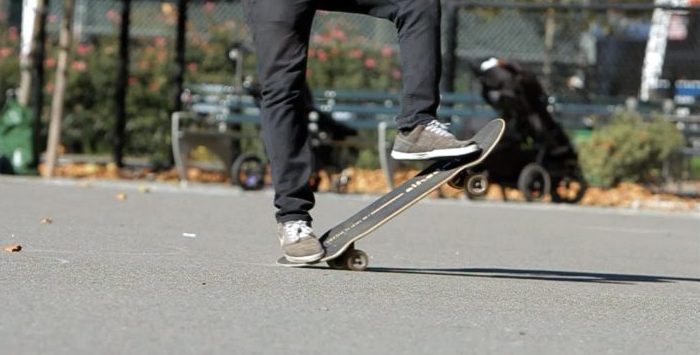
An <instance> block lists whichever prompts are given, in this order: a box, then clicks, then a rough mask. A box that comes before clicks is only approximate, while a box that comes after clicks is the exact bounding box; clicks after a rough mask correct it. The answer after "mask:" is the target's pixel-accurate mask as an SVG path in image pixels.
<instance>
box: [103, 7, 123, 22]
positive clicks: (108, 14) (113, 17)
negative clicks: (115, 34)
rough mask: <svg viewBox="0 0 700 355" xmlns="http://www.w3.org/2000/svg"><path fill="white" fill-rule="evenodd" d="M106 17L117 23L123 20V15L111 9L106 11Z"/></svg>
mask: <svg viewBox="0 0 700 355" xmlns="http://www.w3.org/2000/svg"><path fill="white" fill-rule="evenodd" d="M105 17H106V18H107V20H109V21H110V22H112V23H117V22H120V21H121V16H119V13H118V12H117V11H116V10H109V11H107V12H106V13H105Z"/></svg>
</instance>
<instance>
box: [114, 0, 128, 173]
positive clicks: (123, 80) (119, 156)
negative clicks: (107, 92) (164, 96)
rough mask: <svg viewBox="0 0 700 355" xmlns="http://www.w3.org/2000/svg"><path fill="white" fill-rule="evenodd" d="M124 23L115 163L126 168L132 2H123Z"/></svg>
mask: <svg viewBox="0 0 700 355" xmlns="http://www.w3.org/2000/svg"><path fill="white" fill-rule="evenodd" d="M121 17H122V22H121V26H120V34H119V64H118V69H117V84H116V86H117V87H116V91H115V93H114V109H115V113H116V117H115V122H114V147H113V148H114V152H113V154H114V156H113V158H114V163H115V164H117V166H118V167H120V168H121V167H123V166H124V161H123V160H124V156H123V153H124V145H125V143H126V137H125V131H126V94H127V86H128V85H129V27H130V17H131V0H122V16H121Z"/></svg>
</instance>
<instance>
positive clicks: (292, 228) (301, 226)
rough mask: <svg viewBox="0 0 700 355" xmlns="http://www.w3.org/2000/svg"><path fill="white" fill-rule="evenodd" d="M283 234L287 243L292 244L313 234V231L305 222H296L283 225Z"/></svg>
mask: <svg viewBox="0 0 700 355" xmlns="http://www.w3.org/2000/svg"><path fill="white" fill-rule="evenodd" d="M284 232H285V233H284V234H285V236H287V238H285V239H287V241H289V242H291V243H294V242H296V241H298V240H299V239H301V238H304V237H308V236H310V235H311V233H313V229H311V227H309V225H308V224H306V222H305V221H296V222H291V223H287V224H285V225H284Z"/></svg>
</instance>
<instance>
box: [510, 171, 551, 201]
mask: <svg viewBox="0 0 700 355" xmlns="http://www.w3.org/2000/svg"><path fill="white" fill-rule="evenodd" d="M551 186H552V180H551V178H550V176H549V173H548V172H547V170H546V169H545V168H544V167H542V165H540V164H537V163H530V164H528V165H526V166H525V167H524V168H523V170H522V171H521V172H520V176H519V177H518V190H520V192H522V194H523V196H524V197H525V200H526V201H528V202H532V201H542V200H543V199H544V197H545V196H547V195H548V194H549V193H550V191H551Z"/></svg>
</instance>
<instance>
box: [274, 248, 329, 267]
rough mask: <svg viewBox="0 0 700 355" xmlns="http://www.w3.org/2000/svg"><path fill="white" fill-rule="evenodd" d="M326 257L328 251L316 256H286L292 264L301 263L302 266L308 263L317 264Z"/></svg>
mask: <svg viewBox="0 0 700 355" xmlns="http://www.w3.org/2000/svg"><path fill="white" fill-rule="evenodd" d="M324 255H326V251H325V250H324V251H321V252H320V253H318V254H314V255H307V256H290V255H287V254H285V255H284V257H285V259H287V260H288V261H289V262H290V263H300V264H308V263H314V262H317V261H319V260H321V259H323V256H324Z"/></svg>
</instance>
